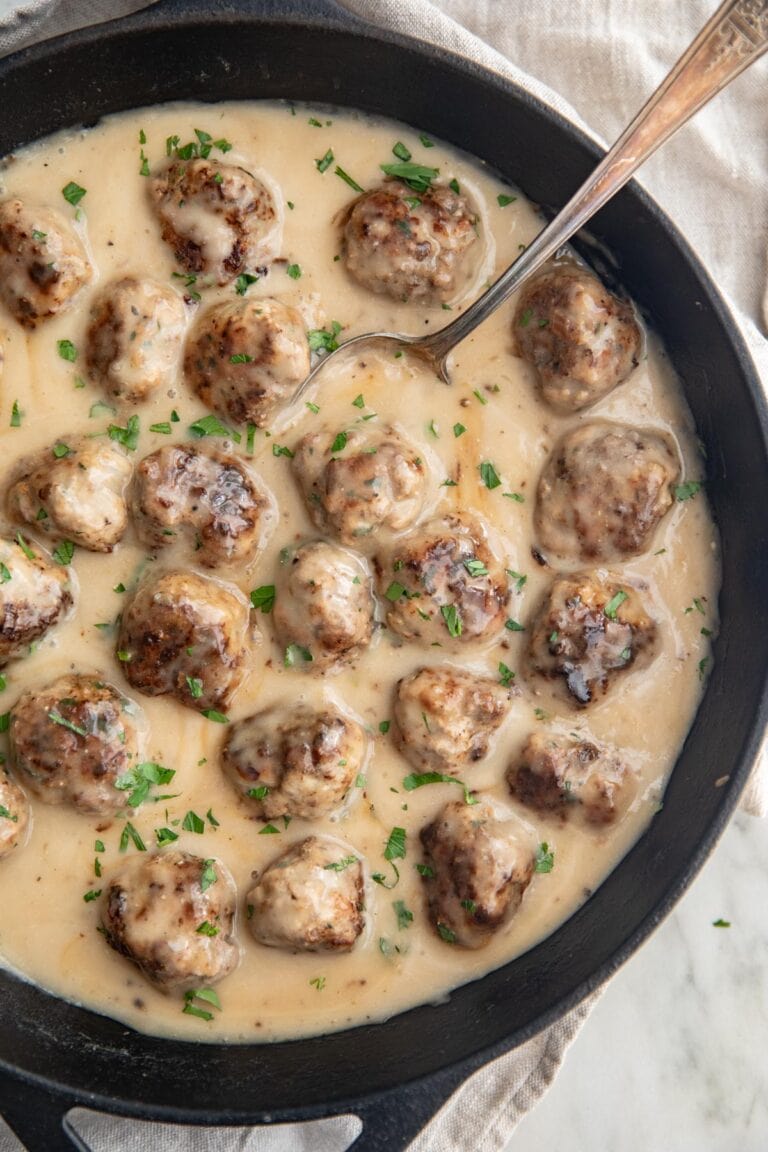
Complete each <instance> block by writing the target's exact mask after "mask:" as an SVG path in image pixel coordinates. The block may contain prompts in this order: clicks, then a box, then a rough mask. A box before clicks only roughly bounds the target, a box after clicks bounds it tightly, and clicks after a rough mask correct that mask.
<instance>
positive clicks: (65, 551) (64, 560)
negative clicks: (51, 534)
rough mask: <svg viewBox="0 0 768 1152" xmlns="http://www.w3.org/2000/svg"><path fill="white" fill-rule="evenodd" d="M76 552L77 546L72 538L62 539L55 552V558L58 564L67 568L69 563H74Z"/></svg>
mask: <svg viewBox="0 0 768 1152" xmlns="http://www.w3.org/2000/svg"><path fill="white" fill-rule="evenodd" d="M74 554H75V546H74V544H73V543H72V541H71V540H62V542H61V544H59V546H58V548H56V549H55V551H54V552H53V558H54V560H55V561H56V563H57V564H60V565H61V566H62V568H66V566H67V564H71V563H72V557H73V556H74Z"/></svg>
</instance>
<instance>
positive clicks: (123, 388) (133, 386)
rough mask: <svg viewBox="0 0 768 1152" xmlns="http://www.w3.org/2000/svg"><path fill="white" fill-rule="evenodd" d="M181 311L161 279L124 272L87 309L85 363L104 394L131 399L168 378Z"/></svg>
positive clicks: (179, 340)
mask: <svg viewBox="0 0 768 1152" xmlns="http://www.w3.org/2000/svg"><path fill="white" fill-rule="evenodd" d="M186 320H187V314H186V309H185V308H184V301H183V300H182V298H181V297H180V296H179V295H178V294H177V293H176V292H174V291H173V289H172V288H169V287H167V286H166V285H165V284H158V283H157V282H156V281H154V280H139V279H138V278H137V277H135V276H126V277H124V278H123V279H122V280H116V281H114V282H113V283H112V284H108V285H107V287H106V288H105V289H104V290H103V291H102V292H101V293H100V294H99V297H98V299H97V300H96V302H95V304H94V305H93V307H92V308H91V320H90V324H89V325H88V334H87V337H86V341H87V342H86V348H85V355H86V364H87V366H88V372H89V373H90V375H91V377H92V379H94V380H95V381H96V382H97V383H99V384H100V385H101V386H102V387H103V388H104V390H105V392H106V393H107V394H108V395H109V396H116V397H117V398H118V399H119V400H127V401H130V402H131V403H133V404H137V403H139V402H140V401H142V400H146V399H147V398H148V397H149V396H150V394H151V393H153V392H157V391H159V390H160V389H161V388H162V389H166V390H167V389H168V388H170V387H171V385H172V384H173V383H174V380H175V377H176V367H177V364H178V361H179V358H180V355H181V345H182V341H183V338H184V328H185V325H186Z"/></svg>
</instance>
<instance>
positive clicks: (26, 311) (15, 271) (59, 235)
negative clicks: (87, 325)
mask: <svg viewBox="0 0 768 1152" xmlns="http://www.w3.org/2000/svg"><path fill="white" fill-rule="evenodd" d="M92 275H93V269H92V268H91V265H90V263H89V261H88V256H87V254H86V251H85V248H84V246H83V243H82V241H81V239H80V237H79V236H78V235H77V233H76V232H75V231H74V229H73V228H72V227H71V226H70V225H69V224H68V223H67V221H66V220H65V219H64V217H63V216H61V215H60V214H59V213H58V212H56V211H54V210H53V209H51V208H32V207H30V206H28V205H26V204H23V203H22V201H21V200H15V199H14V200H4V201H2V202H0V299H1V300H2V301H3V303H4V304H5V306H6V308H7V309H8V311H9V312H10V313H11V315H12V316H14V317H15V318H16V319H17V320H18V322H19V324H23V325H24V327H25V328H35V327H36V326H37V325H38V324H39V323H40V321H41V320H46V319H47V318H48V317H49V316H55V315H56V314H57V313H59V312H63V311H64V309H65V308H67V307H69V305H70V304H71V303H72V301H73V299H74V298H75V296H76V295H77V294H78V292H79V291H80V289H81V288H82V287H83V286H84V285H85V284H87V283H88V282H89V280H90V279H91V277H92Z"/></svg>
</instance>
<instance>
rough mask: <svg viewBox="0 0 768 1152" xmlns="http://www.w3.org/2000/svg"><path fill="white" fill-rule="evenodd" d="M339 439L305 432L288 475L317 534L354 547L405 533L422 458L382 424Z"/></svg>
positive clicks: (420, 486)
mask: <svg viewBox="0 0 768 1152" xmlns="http://www.w3.org/2000/svg"><path fill="white" fill-rule="evenodd" d="M338 440H339V436H338V433H336V432H329V431H328V430H327V429H325V430H323V431H322V432H310V433H309V435H307V436H305V437H304V438H303V440H300V441H299V443H298V445H297V446H296V451H295V455H294V458H293V463H292V467H293V471H294V474H295V476H296V479H297V480H298V482H299V486H300V488H301V490H302V493H303V495H304V499H305V500H306V501H307V507H308V509H309V514H310V516H311V517H312V519H313V521H314V523H315V524H316V526H317V527H318V528H319V529H320V530H321V531H326V532H332V533H333V535H334V536H336V537H337V539H339V540H341V542H342V544H353V545H355V546H356V547H360V546H361V545H363V544H364V543H366V542H367V539H368V538H374V537H380V536H381V534H382V532H400V531H402V530H403V529H404V528H410V527H411V526H412V525H413V523H414V522H415V521H416V519H417V518H418V516H419V513H420V512H421V509H422V507H423V504H424V498H425V496H426V489H427V473H426V469H425V467H424V461H423V459H422V455H421V454H420V453H419V452H418V451H417V450H416V449H415V448H414V447H413V445H412V444H409V443H408V441H407V440H406V439H405V438H404V437H403V436H401V435H400V433H399V432H397V431H396V430H395V429H394V428H392V427H391V426H388V425H384V426H382V427H376V428H372V427H370V426H367V425H366V426H364V427H362V428H353V429H352V431H351V432H346V433H344V444H343V446H342V447H339V446H338Z"/></svg>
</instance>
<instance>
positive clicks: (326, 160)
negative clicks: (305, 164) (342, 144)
mask: <svg viewBox="0 0 768 1152" xmlns="http://www.w3.org/2000/svg"><path fill="white" fill-rule="evenodd" d="M331 164H333V152H331V150H330V148H329V149H328V151H327V152H326V154H325V156H321V157H320V159H319V160H315V167H316V168H317V170H318V172H327V171H328V169H329V168H330V166H331Z"/></svg>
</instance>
